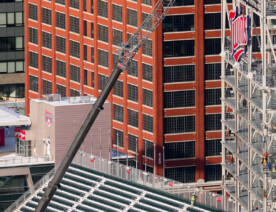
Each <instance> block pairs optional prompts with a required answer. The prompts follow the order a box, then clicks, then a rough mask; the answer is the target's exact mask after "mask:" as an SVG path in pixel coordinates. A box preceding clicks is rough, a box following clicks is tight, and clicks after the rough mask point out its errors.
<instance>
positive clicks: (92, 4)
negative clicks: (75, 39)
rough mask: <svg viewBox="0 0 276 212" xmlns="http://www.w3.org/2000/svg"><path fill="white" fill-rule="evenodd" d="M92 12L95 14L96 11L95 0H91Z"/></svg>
mask: <svg viewBox="0 0 276 212" xmlns="http://www.w3.org/2000/svg"><path fill="white" fill-rule="evenodd" d="M91 13H92V14H93V13H94V1H93V0H91Z"/></svg>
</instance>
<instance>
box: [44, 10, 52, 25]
mask: <svg viewBox="0 0 276 212" xmlns="http://www.w3.org/2000/svg"><path fill="white" fill-rule="evenodd" d="M42 23H44V24H48V25H52V14H51V10H49V9H46V8H42Z"/></svg>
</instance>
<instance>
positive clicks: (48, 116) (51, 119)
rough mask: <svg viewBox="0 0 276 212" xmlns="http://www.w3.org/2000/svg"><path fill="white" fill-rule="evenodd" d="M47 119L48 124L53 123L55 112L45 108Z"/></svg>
mask: <svg viewBox="0 0 276 212" xmlns="http://www.w3.org/2000/svg"><path fill="white" fill-rule="evenodd" d="M45 121H46V122H47V124H48V126H49V127H50V125H51V124H52V121H53V114H52V113H50V112H49V111H47V110H45Z"/></svg>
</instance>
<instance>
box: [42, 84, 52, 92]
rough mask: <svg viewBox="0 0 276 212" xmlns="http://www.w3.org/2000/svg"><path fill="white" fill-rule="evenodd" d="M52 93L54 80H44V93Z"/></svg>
mask: <svg viewBox="0 0 276 212" xmlns="http://www.w3.org/2000/svg"><path fill="white" fill-rule="evenodd" d="M51 93H52V82H49V81H47V80H43V95H46V94H51Z"/></svg>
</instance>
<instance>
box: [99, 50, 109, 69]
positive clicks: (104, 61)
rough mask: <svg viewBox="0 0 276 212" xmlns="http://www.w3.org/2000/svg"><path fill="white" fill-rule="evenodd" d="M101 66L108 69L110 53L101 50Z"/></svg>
mask: <svg viewBox="0 0 276 212" xmlns="http://www.w3.org/2000/svg"><path fill="white" fill-rule="evenodd" d="M99 65H101V66H104V67H106V68H108V52H106V51H104V50H101V49H99Z"/></svg>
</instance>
